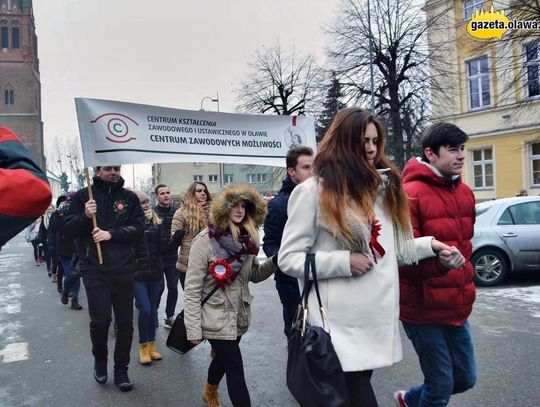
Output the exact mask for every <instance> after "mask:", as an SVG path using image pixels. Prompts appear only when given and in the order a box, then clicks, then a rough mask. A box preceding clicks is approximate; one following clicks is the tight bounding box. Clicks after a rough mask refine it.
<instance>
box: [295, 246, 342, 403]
mask: <svg viewBox="0 0 540 407" xmlns="http://www.w3.org/2000/svg"><path fill="white" fill-rule="evenodd" d="M310 268H311V273H312V275H313V285H314V286H315V292H316V293H317V300H318V302H319V311H320V313H321V317H322V321H323V327H319V326H312V325H311V324H310V323H309V318H308V297H309V291H310V289H311V282H310V280H309V271H310ZM324 328H327V329H328V330H330V327H329V324H328V317H327V316H326V312H325V311H324V308H323V306H322V302H321V295H320V293H319V283H318V281H317V272H316V270H315V254H314V253H308V254H306V262H305V266H304V290H303V291H302V303H301V304H300V305H299V306H298V313H297V317H296V320H295V322H294V323H293V328H292V334H291V338H290V340H289V355H288V358H287V387H288V388H289V390H290V391H291V393H292V395H293V396H294V398H295V399H296V401H297V402H298V403H299V404H300V405H301V406H302V407H350V401H349V392H348V390H347V383H346V381H345V374H344V373H343V369H342V368H341V363H340V362H339V359H338V356H337V354H336V351H335V350H334V346H333V345H332V340H331V338H330V334H329V332H327V331H326V330H325V329H324Z"/></svg>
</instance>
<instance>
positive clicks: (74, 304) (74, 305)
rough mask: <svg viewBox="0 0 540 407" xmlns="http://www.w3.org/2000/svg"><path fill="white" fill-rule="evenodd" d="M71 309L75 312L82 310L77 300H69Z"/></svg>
mask: <svg viewBox="0 0 540 407" xmlns="http://www.w3.org/2000/svg"><path fill="white" fill-rule="evenodd" d="M71 309H76V310H77V311H79V310H82V309H83V308H82V306H81V304H79V300H77V299H76V298H75V299H72V300H71Z"/></svg>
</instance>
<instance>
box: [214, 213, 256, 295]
mask: <svg viewBox="0 0 540 407" xmlns="http://www.w3.org/2000/svg"><path fill="white" fill-rule="evenodd" d="M239 229H240V241H238V240H234V239H233V237H232V232H231V229H230V228H229V227H228V228H227V229H217V228H216V227H215V226H214V225H213V224H211V223H209V224H208V237H209V238H210V244H211V246H212V250H213V251H214V256H215V257H216V260H215V261H214V262H212V263H211V264H210V266H209V272H210V273H211V274H212V276H213V277H214V279H215V280H216V283H217V284H218V285H219V286H220V287H221V288H222V289H224V288H225V283H228V284H231V283H232V282H233V281H234V280H235V279H236V277H238V274H239V273H240V270H241V269H242V265H243V264H244V262H245V261H246V259H247V257H248V256H249V255H257V253H258V252H259V248H258V247H257V245H255V244H254V243H253V242H252V241H251V240H250V239H249V235H248V233H247V231H246V229H245V228H244V227H243V226H242V225H239Z"/></svg>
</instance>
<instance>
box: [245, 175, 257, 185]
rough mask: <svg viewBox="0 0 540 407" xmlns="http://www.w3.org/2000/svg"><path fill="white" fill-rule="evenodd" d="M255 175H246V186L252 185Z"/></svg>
mask: <svg viewBox="0 0 540 407" xmlns="http://www.w3.org/2000/svg"><path fill="white" fill-rule="evenodd" d="M256 175H257V174H247V175H246V178H247V183H248V184H254V183H255V177H256Z"/></svg>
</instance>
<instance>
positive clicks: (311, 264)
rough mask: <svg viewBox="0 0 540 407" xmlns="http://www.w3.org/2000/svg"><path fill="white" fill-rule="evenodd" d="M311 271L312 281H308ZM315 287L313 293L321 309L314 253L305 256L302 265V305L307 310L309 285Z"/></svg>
mask: <svg viewBox="0 0 540 407" xmlns="http://www.w3.org/2000/svg"><path fill="white" fill-rule="evenodd" d="M310 269H311V276H312V279H313V280H310V279H309V274H310ZM312 284H313V285H314V286H315V293H316V294H317V301H318V302H319V307H320V308H322V301H321V293H320V292H319V280H318V279H317V268H316V267H315V253H307V254H306V262H305V263H304V291H303V292H302V297H303V300H304V301H303V304H304V307H305V308H307V303H308V297H309V292H310V291H311V285H312Z"/></svg>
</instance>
